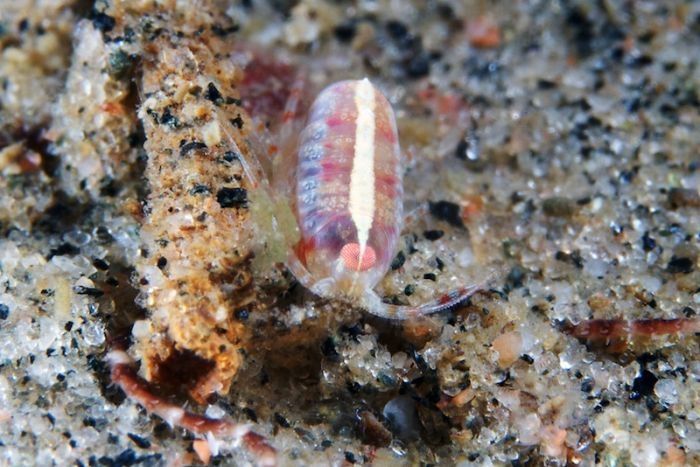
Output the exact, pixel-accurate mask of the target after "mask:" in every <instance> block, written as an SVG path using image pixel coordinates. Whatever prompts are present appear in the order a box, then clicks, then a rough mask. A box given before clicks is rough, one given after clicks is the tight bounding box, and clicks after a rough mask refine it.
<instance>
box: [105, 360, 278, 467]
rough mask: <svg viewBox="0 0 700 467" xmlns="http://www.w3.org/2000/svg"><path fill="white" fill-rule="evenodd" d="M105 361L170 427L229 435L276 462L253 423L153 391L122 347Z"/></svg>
mask: <svg viewBox="0 0 700 467" xmlns="http://www.w3.org/2000/svg"><path fill="white" fill-rule="evenodd" d="M105 360H106V361H107V363H108V364H109V367H110V373H111V379H112V382H113V383H114V384H116V385H118V386H119V387H120V388H121V389H122V391H124V393H125V394H126V395H127V397H128V398H129V399H131V400H134V401H136V402H137V403H139V404H140V405H142V406H143V407H144V408H145V409H146V410H147V411H148V412H149V413H153V414H155V415H157V416H159V417H160V418H162V419H163V420H165V421H166V422H167V423H168V424H169V425H170V426H179V427H182V428H185V429H186V430H189V431H191V432H192V433H195V434H198V435H203V436H207V435H210V436H215V437H219V438H230V439H232V440H233V441H234V442H242V443H243V445H244V446H245V447H246V449H247V450H248V451H249V452H250V453H251V454H252V455H253V456H254V458H255V462H256V464H257V465H259V466H261V467H268V466H274V465H276V464H277V453H276V451H275V449H274V448H273V447H272V446H270V445H269V444H268V443H267V441H266V440H265V438H264V437H263V436H261V435H259V434H257V433H255V432H253V431H251V427H250V425H247V424H239V423H235V422H233V421H231V420H227V419H216V418H210V417H207V416H205V415H199V414H195V413H192V412H189V411H187V410H185V409H183V408H182V407H180V406H177V405H175V404H172V403H170V402H168V401H167V400H165V399H164V398H162V397H160V396H157V395H156V394H154V393H153V391H152V390H151V388H150V385H149V384H148V382H146V381H145V380H144V379H142V378H141V377H139V376H138V374H137V371H136V366H135V362H134V361H133V360H132V359H131V357H130V356H129V354H127V353H126V352H125V351H123V350H111V351H109V352H108V353H107V355H106V357H105Z"/></svg>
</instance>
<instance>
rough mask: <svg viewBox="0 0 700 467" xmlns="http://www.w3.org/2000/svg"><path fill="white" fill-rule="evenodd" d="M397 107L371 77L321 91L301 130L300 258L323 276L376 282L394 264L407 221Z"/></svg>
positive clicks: (298, 187)
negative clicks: (394, 107)
mask: <svg viewBox="0 0 700 467" xmlns="http://www.w3.org/2000/svg"><path fill="white" fill-rule="evenodd" d="M400 158H401V155H400V150H399V143H398V134H397V130H396V122H395V118H394V112H393V110H392V108H391V105H390V104H389V102H388V101H387V99H386V98H385V97H384V96H383V95H382V94H381V92H379V91H378V90H377V89H376V88H375V87H374V86H373V85H372V84H371V83H370V82H369V80H367V79H364V80H361V81H342V82H339V83H335V84H333V85H331V86H329V87H327V88H326V89H325V90H323V91H322V92H321V93H320V94H319V96H318V97H317V98H316V100H315V101H314V103H313V105H312V106H311V108H310V110H309V117H308V121H307V125H306V127H305V129H304V130H303V131H302V133H301V135H300V144H299V149H298V166H297V171H296V172H297V173H296V177H297V184H296V196H297V213H298V221H299V228H300V231H301V238H302V241H301V244H300V248H298V253H299V259H300V260H301V262H302V263H303V264H304V265H305V266H306V268H307V269H308V271H309V272H310V273H311V275H312V276H313V277H314V278H315V279H317V280H324V279H326V278H328V279H333V281H334V282H335V283H336V284H339V283H342V282H346V281H345V279H347V280H349V281H350V283H351V284H352V283H354V284H358V285H360V284H361V286H362V287H363V288H366V289H372V288H373V287H374V286H375V285H376V284H377V282H378V281H379V280H381V278H382V277H383V276H384V274H385V273H386V271H387V270H388V269H389V265H390V264H391V260H392V259H393V255H394V253H395V250H396V244H397V240H398V237H399V233H400V230H401V225H402V221H403V219H402V216H403V209H402V202H403V184H402V173H401V170H400Z"/></svg>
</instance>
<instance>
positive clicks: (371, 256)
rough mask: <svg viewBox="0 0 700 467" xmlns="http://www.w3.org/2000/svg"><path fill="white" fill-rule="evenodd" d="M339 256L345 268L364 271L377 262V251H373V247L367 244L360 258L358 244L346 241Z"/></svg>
mask: <svg viewBox="0 0 700 467" xmlns="http://www.w3.org/2000/svg"><path fill="white" fill-rule="evenodd" d="M340 258H341V259H342V260H343V264H344V265H345V267H346V268H348V269H351V270H354V271H366V270H368V269H370V268H372V266H374V265H375V263H376V262H377V253H375V251H374V248H372V247H371V246H369V245H367V246H366V247H365V251H364V254H363V255H362V258H360V244H359V243H346V244H345V245H343V248H342V249H341V250H340Z"/></svg>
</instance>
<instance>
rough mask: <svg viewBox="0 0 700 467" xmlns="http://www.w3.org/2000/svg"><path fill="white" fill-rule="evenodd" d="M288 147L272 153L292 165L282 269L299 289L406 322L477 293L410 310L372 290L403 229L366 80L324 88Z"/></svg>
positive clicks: (380, 105) (395, 144)
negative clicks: (294, 232) (294, 228)
mask: <svg viewBox="0 0 700 467" xmlns="http://www.w3.org/2000/svg"><path fill="white" fill-rule="evenodd" d="M294 101H295V100H294V99H292V102H294ZM286 114H287V115H288V116H293V115H295V114H296V111H295V110H294V109H292V110H290V109H289V108H288V110H287V112H286ZM283 133H284V131H283ZM292 133H293V132H291V131H287V132H286V134H287V135H291V134H292ZM293 147H295V149H293V152H292V153H291V154H281V155H280V157H286V158H288V161H287V163H286V164H287V166H289V161H295V163H296V167H295V169H294V170H295V172H296V173H295V176H296V181H295V184H294V185H293V186H292V187H291V188H289V189H288V190H287V191H288V193H287V194H290V195H291V198H292V199H293V200H294V204H295V205H294V206H293V208H294V210H295V211H296V215H297V221H298V224H299V233H300V240H299V241H298V243H297V244H296V245H295V246H294V248H293V249H292V251H290V254H289V256H288V261H287V266H288V267H289V269H290V270H291V271H292V273H293V274H294V275H295V276H296V278H297V279H298V280H299V281H300V282H301V283H302V285H304V286H305V287H306V288H307V289H309V290H311V291H312V292H314V293H315V294H318V295H320V296H323V297H328V298H344V299H348V300H350V301H352V302H353V303H354V304H356V305H359V306H360V307H362V308H365V309H367V310H368V311H369V312H371V313H373V314H376V315H378V316H382V317H386V318H394V319H406V318H409V317H411V316H416V315H421V314H427V313H433V312H436V311H440V310H443V309H445V308H448V307H450V306H453V305H455V304H457V303H459V302H460V301H462V300H464V299H465V298H466V297H468V296H469V295H470V294H472V293H473V292H475V291H476V290H478V289H479V288H480V287H481V285H475V286H469V287H462V288H459V289H457V290H454V291H452V292H450V293H448V294H447V295H444V296H442V297H440V298H438V299H436V300H434V301H431V302H428V303H425V304H423V305H420V306H416V307H412V306H396V305H391V304H387V303H384V302H383V301H382V300H381V298H380V297H379V296H378V295H377V294H376V293H375V292H374V291H373V289H374V287H375V286H376V285H377V284H378V282H379V281H380V280H381V279H382V278H383V277H384V275H385V274H386V273H387V271H388V270H389V267H390V265H391V261H392V259H393V258H394V255H395V252H396V246H397V243H398V239H399V235H400V233H401V228H402V225H403V204H402V203H403V183H402V178H403V174H402V170H403V167H402V164H401V160H402V158H401V153H400V149H399V141H398V132H397V128H396V121H395V118H394V112H393V110H392V108H391V104H390V103H389V102H388V100H387V99H386V97H384V96H383V95H382V93H381V92H380V91H379V90H378V89H377V88H376V87H375V86H374V85H372V83H370V81H369V80H368V79H367V78H365V79H362V80H348V81H341V82H338V83H335V84H332V85H330V86H328V87H327V88H325V89H324V90H323V91H322V92H321V93H320V94H319V96H318V97H317V98H316V100H315V101H314V102H313V104H312V105H311V107H310V109H309V113H308V119H307V122H306V126H305V127H304V129H303V130H302V131H301V132H300V133H299V137H298V144H296V145H294V146H293ZM275 175H277V176H279V175H280V174H275ZM288 175H289V174H288V173H283V174H281V176H283V177H287V176H288ZM276 185H278V186H279V185H280V184H279V183H277V184H276Z"/></svg>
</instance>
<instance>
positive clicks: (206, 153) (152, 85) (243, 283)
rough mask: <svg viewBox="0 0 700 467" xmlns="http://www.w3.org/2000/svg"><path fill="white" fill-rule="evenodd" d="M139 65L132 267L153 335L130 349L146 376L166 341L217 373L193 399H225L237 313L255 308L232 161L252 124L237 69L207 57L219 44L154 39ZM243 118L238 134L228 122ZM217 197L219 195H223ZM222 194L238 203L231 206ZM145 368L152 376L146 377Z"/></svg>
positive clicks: (236, 345)
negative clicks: (139, 240) (135, 256)
mask: <svg viewBox="0 0 700 467" xmlns="http://www.w3.org/2000/svg"><path fill="white" fill-rule="evenodd" d="M150 49H151V53H152V56H151V57H150V58H147V59H146V60H144V63H143V78H142V82H141V93H142V96H143V102H142V106H141V108H140V110H139V116H140V118H141V120H142V122H143V126H144V129H145V133H146V139H147V141H146V145H145V147H146V150H147V153H148V163H147V166H146V173H145V175H146V178H147V180H148V184H149V188H150V194H149V196H148V199H147V209H146V211H147V215H146V218H145V221H144V224H143V228H142V237H143V239H144V245H143V246H144V255H143V256H144V257H143V258H141V259H140V260H139V262H138V264H137V270H138V272H139V273H140V276H141V278H142V279H141V280H142V284H143V286H142V297H143V300H144V304H145V305H146V306H147V307H148V308H149V309H150V310H151V311H152V318H151V319H152V330H153V331H154V334H155V335H154V336H147V337H146V338H145V339H144V340H143V341H142V342H139V343H137V346H138V350H137V351H138V352H141V353H142V355H141V356H142V358H143V359H144V360H145V362H146V364H147V365H145V367H146V368H145V370H146V376H147V377H148V376H149V372H150V371H152V370H153V368H152V365H153V364H154V363H155V362H157V361H161V360H162V357H163V356H162V355H157V354H158V353H161V354H162V352H163V348H162V340H161V346H160V348H159V346H152V345H151V344H152V343H153V340H154V339H158V337H157V336H159V335H160V336H164V337H165V340H166V341H170V342H172V344H173V345H174V347H175V348H176V349H178V350H189V351H192V352H194V353H195V354H196V355H197V356H199V357H201V358H204V359H206V360H209V361H212V362H214V364H215V367H214V369H213V370H212V372H210V373H209V374H207V375H205V376H204V377H202V378H201V379H200V381H199V383H198V384H197V385H196V386H195V388H194V390H193V391H191V394H192V396H193V397H194V398H195V399H197V400H200V401H201V400H204V399H205V398H206V396H208V395H209V394H210V393H212V392H219V393H222V394H223V393H226V392H227V391H228V390H229V387H230V384H231V380H232V378H233V377H234V376H235V374H236V372H237V371H238V369H239V367H240V365H241V358H242V356H241V348H242V346H243V344H244V343H245V340H246V339H247V333H248V332H247V330H246V327H245V325H244V324H243V323H242V322H241V321H239V320H238V319H237V318H236V316H235V311H236V310H237V309H240V307H242V306H247V305H250V304H251V303H252V302H254V300H255V292H254V291H253V290H251V281H250V275H249V274H248V270H247V261H246V260H247V258H248V257H249V254H248V253H249V252H248V251H243V250H242V248H246V247H245V245H246V244H248V243H249V242H248V240H249V238H250V231H249V230H248V229H247V228H246V225H247V221H248V211H247V206H246V198H245V193H246V192H244V191H242V190H246V189H248V188H250V186H249V183H248V182H247V181H246V179H245V173H244V170H243V168H242V167H241V165H240V164H239V163H238V162H237V158H238V156H239V151H240V152H241V153H242V157H243V158H245V159H246V160H249V159H251V158H252V157H255V155H252V154H249V153H248V148H247V145H246V142H245V132H246V131H247V128H250V127H251V125H249V124H247V123H248V122H249V120H248V117H247V116H246V115H245V112H244V111H243V109H242V108H241V107H240V106H239V105H238V103H239V101H238V97H239V96H238V94H237V91H236V89H235V82H236V75H237V73H236V70H235V69H233V68H223V67H224V66H226V65H222V63H223V62H225V60H222V57H221V56H219V57H218V58H217V57H216V56H215V55H214V53H213V52H211V50H219V51H224V52H223V53H225V50H226V46H225V45H224V44H223V43H222V42H221V41H219V40H218V39H216V38H209V40H208V41H205V40H203V38H202V37H200V38H198V41H196V42H195V41H190V40H188V39H186V38H173V37H170V38H165V37H164V38H159V39H157V40H155V41H154V42H152V43H151V45H150ZM164 115H168V117H167V118H164ZM238 118H240V119H242V121H243V122H244V123H243V125H242V128H239V127H238V126H239V125H238V126H237V125H235V124H233V123H232V122H231V121H232V120H235V119H238ZM222 190H224V191H222ZM227 195H229V196H230V195H235V196H234V198H233V199H228V198H227ZM149 368H150V369H149Z"/></svg>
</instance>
